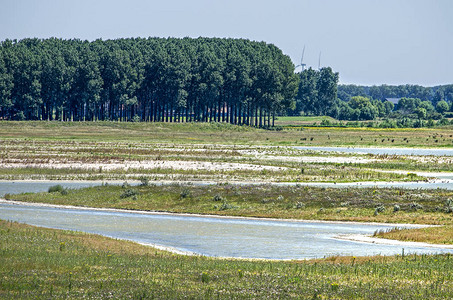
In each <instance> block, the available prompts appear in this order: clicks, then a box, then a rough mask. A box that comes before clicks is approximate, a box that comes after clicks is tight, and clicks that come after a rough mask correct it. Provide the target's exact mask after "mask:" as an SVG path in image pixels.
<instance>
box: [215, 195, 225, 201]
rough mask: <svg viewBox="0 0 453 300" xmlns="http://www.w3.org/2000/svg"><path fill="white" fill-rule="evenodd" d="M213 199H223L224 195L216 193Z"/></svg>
mask: <svg viewBox="0 0 453 300" xmlns="http://www.w3.org/2000/svg"><path fill="white" fill-rule="evenodd" d="M212 200H214V201H223V198H222V196H220V195H219V194H216V195H215V196H214V198H212Z"/></svg>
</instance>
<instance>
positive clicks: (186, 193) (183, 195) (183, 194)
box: [179, 188, 190, 199]
mask: <svg viewBox="0 0 453 300" xmlns="http://www.w3.org/2000/svg"><path fill="white" fill-rule="evenodd" d="M189 196H190V190H189V189H188V188H183V189H182V191H181V193H180V194H179V197H180V198H181V199H184V198H187V197H189Z"/></svg>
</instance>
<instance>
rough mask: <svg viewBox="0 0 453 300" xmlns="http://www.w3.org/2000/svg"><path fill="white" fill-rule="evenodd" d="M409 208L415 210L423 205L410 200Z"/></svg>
mask: <svg viewBox="0 0 453 300" xmlns="http://www.w3.org/2000/svg"><path fill="white" fill-rule="evenodd" d="M409 208H410V209H412V210H415V211H417V210H419V209H423V205H421V204H418V203H417V202H412V203H411V204H409Z"/></svg>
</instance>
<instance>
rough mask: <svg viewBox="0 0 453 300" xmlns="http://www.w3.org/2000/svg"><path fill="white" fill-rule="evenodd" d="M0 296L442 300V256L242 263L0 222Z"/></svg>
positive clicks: (446, 263)
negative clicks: (177, 253)
mask: <svg viewBox="0 0 453 300" xmlns="http://www.w3.org/2000/svg"><path fill="white" fill-rule="evenodd" d="M0 233H1V234H0V253H1V255H0V298H2V299H18V298H20V299H30V298H32V299H62V298H64V299H82V298H90V299H106V298H109V299H156V298H157V299H187V298H189V299H250V298H254V299H257V298H259V299H265V298H271V299H277V298H278V299H289V298H293V299H301V298H308V299H390V298H397V299H428V298H429V299H449V298H452V297H453V273H452V272H451V269H452V268H453V257H451V256H450V255H432V256H427V255H422V256H404V257H403V256H393V257H383V256H377V257H329V258H327V259H320V260H311V261H290V262H273V261H242V260H222V259H211V258H206V257H198V256H194V257H191V256H180V255H174V254H170V253H168V252H163V251H159V250H156V249H153V248H151V247H147V246H141V245H138V244H135V243H132V242H126V241H120V240H113V239H109V238H106V237H101V236H96V235H89V234H84V233H78V232H71V231H59V230H51V229H44V228H35V227H31V226H27V225H21V224H17V223H11V222H6V221H0Z"/></svg>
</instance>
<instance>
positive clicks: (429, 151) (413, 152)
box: [294, 146, 453, 156]
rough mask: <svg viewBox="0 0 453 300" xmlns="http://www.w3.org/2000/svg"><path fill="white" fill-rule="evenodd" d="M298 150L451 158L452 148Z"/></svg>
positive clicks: (325, 148)
mask: <svg viewBox="0 0 453 300" xmlns="http://www.w3.org/2000/svg"><path fill="white" fill-rule="evenodd" d="M294 148H295V149H298V150H313V151H329V152H343V153H356V154H374V155H420V156H427V155H435V156H453V147H452V148H447V149H423V148H364V147H363V148H362V147H311V146H306V147H305V146H295V147H294Z"/></svg>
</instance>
